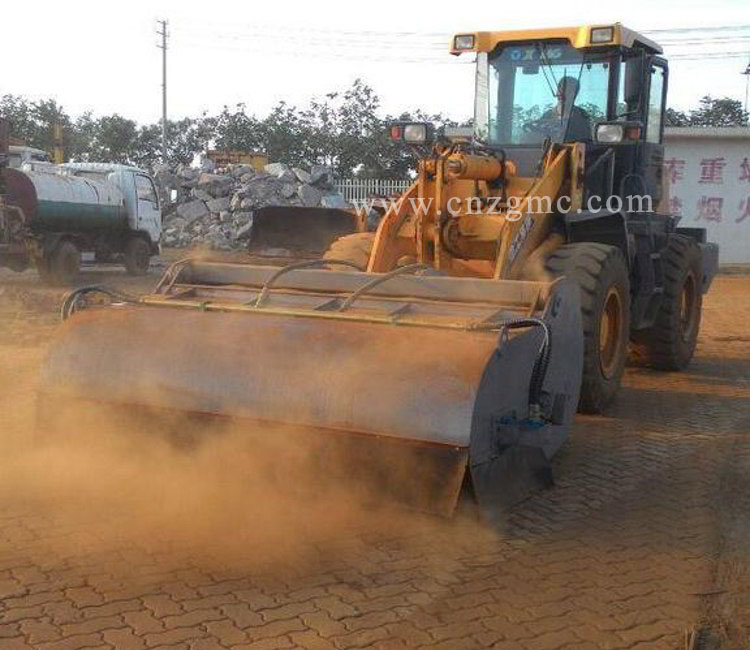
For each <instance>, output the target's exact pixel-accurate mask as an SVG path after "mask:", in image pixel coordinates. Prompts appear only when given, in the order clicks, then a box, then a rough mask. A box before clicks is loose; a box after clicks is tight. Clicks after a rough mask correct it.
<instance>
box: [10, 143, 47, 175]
mask: <svg viewBox="0 0 750 650" xmlns="http://www.w3.org/2000/svg"><path fill="white" fill-rule="evenodd" d="M51 162H52V159H51V158H50V157H49V154H48V153H47V152H46V151H43V150H42V149H36V148H35V147H27V146H25V145H13V144H12V145H10V146H9V147H8V167H12V168H13V169H20V168H21V167H22V165H24V164H25V163H51Z"/></svg>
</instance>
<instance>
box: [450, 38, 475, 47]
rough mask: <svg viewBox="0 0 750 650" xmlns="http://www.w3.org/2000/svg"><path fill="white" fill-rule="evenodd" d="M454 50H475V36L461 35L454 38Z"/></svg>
mask: <svg viewBox="0 0 750 650" xmlns="http://www.w3.org/2000/svg"><path fill="white" fill-rule="evenodd" d="M453 49H454V50H473V49H474V34H459V35H458V36H455V37H454V38H453Z"/></svg>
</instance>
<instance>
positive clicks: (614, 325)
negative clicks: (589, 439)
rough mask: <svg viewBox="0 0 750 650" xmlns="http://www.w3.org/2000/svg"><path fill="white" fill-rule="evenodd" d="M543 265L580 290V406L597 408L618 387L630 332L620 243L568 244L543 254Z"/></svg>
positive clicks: (582, 409) (587, 409)
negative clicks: (582, 348)
mask: <svg viewBox="0 0 750 650" xmlns="http://www.w3.org/2000/svg"><path fill="white" fill-rule="evenodd" d="M547 270H548V271H549V272H550V273H552V274H553V275H555V276H566V277H568V278H571V279H573V280H575V281H576V282H577V283H578V286H579V287H580V290H581V315H582V316H583V339H584V354H583V380H582V382H581V397H580V399H579V401H578V410H579V412H581V413H601V412H602V411H603V409H604V408H605V407H606V406H607V405H608V404H609V403H610V402H611V401H612V400H613V399H614V397H615V395H616V394H617V391H618V390H619V388H620V382H621V381H622V375H623V372H624V370H625V361H626V360H627V352H628V339H629V332H630V278H629V275H628V267H627V265H626V263H625V258H624V257H623V255H622V252H621V251H620V249H619V248H617V247H615V246H608V245H606V244H598V243H594V242H581V243H577V244H566V245H564V246H561V247H560V248H558V249H557V250H556V251H555V252H554V253H552V254H551V255H550V256H549V258H547Z"/></svg>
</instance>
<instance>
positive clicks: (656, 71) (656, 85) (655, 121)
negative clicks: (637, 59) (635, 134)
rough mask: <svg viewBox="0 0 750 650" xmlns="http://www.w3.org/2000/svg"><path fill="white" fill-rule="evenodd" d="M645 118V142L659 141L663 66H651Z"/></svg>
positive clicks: (662, 102) (662, 99)
mask: <svg viewBox="0 0 750 650" xmlns="http://www.w3.org/2000/svg"><path fill="white" fill-rule="evenodd" d="M650 88H651V89H650V91H649V95H648V116H647V118H646V142H656V143H658V142H661V121H662V106H663V104H664V68H663V67H662V66H660V65H652V66H651V84H650Z"/></svg>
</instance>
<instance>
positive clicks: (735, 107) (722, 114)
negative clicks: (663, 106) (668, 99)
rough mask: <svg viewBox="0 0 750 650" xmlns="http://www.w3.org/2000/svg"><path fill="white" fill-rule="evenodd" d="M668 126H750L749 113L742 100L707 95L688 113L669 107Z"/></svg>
mask: <svg viewBox="0 0 750 650" xmlns="http://www.w3.org/2000/svg"><path fill="white" fill-rule="evenodd" d="M665 123H666V125H667V126H748V124H749V122H748V113H747V111H745V110H743V108H742V102H740V101H739V100H737V99H732V98H731V97H723V98H721V99H716V98H714V97H711V96H710V95H705V96H704V97H703V98H702V99H701V101H700V104H699V105H698V108H696V109H693V110H691V111H689V112H687V113H685V112H683V111H678V110H675V109H673V108H668V109H667V114H666V122H665Z"/></svg>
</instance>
